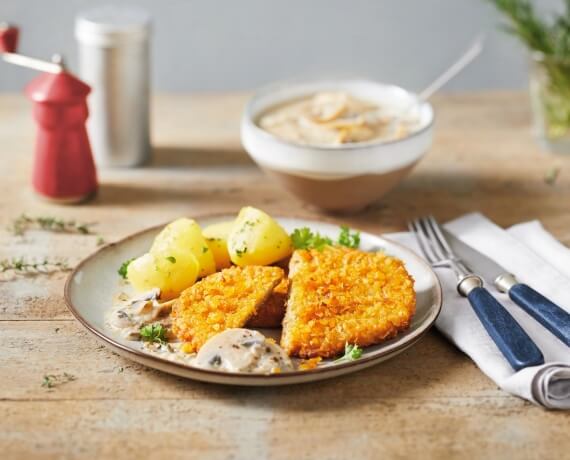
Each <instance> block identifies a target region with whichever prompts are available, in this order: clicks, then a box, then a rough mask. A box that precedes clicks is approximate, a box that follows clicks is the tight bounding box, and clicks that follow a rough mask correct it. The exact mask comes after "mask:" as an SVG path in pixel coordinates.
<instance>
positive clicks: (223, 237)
mask: <svg viewBox="0 0 570 460" xmlns="http://www.w3.org/2000/svg"><path fill="white" fill-rule="evenodd" d="M233 225H234V221H233V220H232V221H230V222H220V223H219V224H212V225H208V226H207V227H206V228H204V230H203V231H202V235H204V238H205V239H206V243H207V244H208V247H209V248H210V251H212V254H213V255H214V260H215V261H216V269H217V270H222V269H223V268H228V267H229V266H230V265H231V264H232V261H231V260H230V253H229V252H228V235H229V234H230V231H231V229H232V227H233Z"/></svg>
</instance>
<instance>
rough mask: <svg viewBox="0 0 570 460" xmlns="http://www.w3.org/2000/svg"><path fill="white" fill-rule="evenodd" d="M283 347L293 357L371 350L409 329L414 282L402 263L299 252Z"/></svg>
mask: <svg viewBox="0 0 570 460" xmlns="http://www.w3.org/2000/svg"><path fill="white" fill-rule="evenodd" d="M289 278H290V281H291V286H290V290H289V300H288V302H287V312H286V313H285V319H284V320H283V334H282V338H281V346H282V347H283V348H284V349H285V351H286V352H287V353H288V354H289V355H291V356H299V357H301V358H311V357H316V356H320V357H323V358H329V357H333V356H336V355H338V354H340V353H342V352H343V351H344V347H345V344H346V343H350V344H356V345H358V346H360V347H366V346H369V345H373V344H375V343H378V342H381V341H382V340H386V339H389V338H392V337H394V336H395V335H396V334H397V333H398V331H401V330H403V329H406V328H408V326H409V324H410V319H411V317H412V315H413V314H414V312H415V307H416V295H415V292H414V281H413V279H412V277H411V276H410V275H409V273H408V272H407V271H406V269H405V267H404V264H403V262H402V261H401V260H399V259H396V258H394V257H389V256H386V255H385V254H383V253H381V252H379V253H367V252H362V251H358V250H354V249H346V248H338V247H334V248H333V247H327V248H325V249H324V250H322V251H321V252H319V251H317V250H314V249H312V250H300V251H295V253H294V254H293V257H292V258H291V263H290V272H289Z"/></svg>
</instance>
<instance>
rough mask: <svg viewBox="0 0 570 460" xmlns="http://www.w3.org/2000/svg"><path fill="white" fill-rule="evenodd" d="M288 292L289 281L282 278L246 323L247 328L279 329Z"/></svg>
mask: <svg viewBox="0 0 570 460" xmlns="http://www.w3.org/2000/svg"><path fill="white" fill-rule="evenodd" d="M288 292H289V280H288V279H287V278H283V280H282V281H281V282H280V283H279V284H278V285H277V286H275V289H273V292H272V293H271V295H270V296H269V297H268V298H267V300H266V301H265V302H263V304H262V305H260V306H259V309H258V310H257V313H256V314H255V315H254V316H253V317H252V318H251V319H250V320H249V321H248V322H247V327H271V328H274V327H281V322H282V321H283V317H284V316H285V305H286V303H287V294H288Z"/></svg>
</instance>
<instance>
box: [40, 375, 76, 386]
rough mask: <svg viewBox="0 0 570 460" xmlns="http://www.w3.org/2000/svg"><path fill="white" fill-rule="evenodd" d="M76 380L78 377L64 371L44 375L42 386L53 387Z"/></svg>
mask: <svg viewBox="0 0 570 460" xmlns="http://www.w3.org/2000/svg"><path fill="white" fill-rule="evenodd" d="M74 380H77V377H75V375H73V374H69V373H67V372H64V373H63V374H60V375H55V374H48V375H44V378H43V380H42V387H44V388H48V389H51V388H53V387H55V386H58V385H61V384H64V383H68V382H73V381H74Z"/></svg>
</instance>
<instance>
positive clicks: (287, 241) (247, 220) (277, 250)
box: [228, 207, 293, 267]
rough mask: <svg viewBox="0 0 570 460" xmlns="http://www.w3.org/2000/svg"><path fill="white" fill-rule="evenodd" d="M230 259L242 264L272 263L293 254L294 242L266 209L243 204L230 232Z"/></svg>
mask: <svg viewBox="0 0 570 460" xmlns="http://www.w3.org/2000/svg"><path fill="white" fill-rule="evenodd" d="M228 251H229V254H230V258H231V261H232V262H233V263H234V264H236V265H239V266H241V267H243V266H246V265H270V264H272V263H274V262H277V261H278V260H281V259H284V258H285V257H287V256H289V255H291V252H292V251H293V246H292V244H291V238H290V237H289V235H288V234H287V232H286V231H285V230H284V229H283V227H281V225H279V224H278V223H277V222H276V221H275V220H273V219H272V218H271V217H270V216H269V215H267V214H266V213H264V212H263V211H261V210H259V209H256V208H252V207H245V208H242V209H241V210H240V212H239V214H238V216H237V219H236V220H235V222H234V225H233V226H232V229H231V231H230V234H229V235H228Z"/></svg>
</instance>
